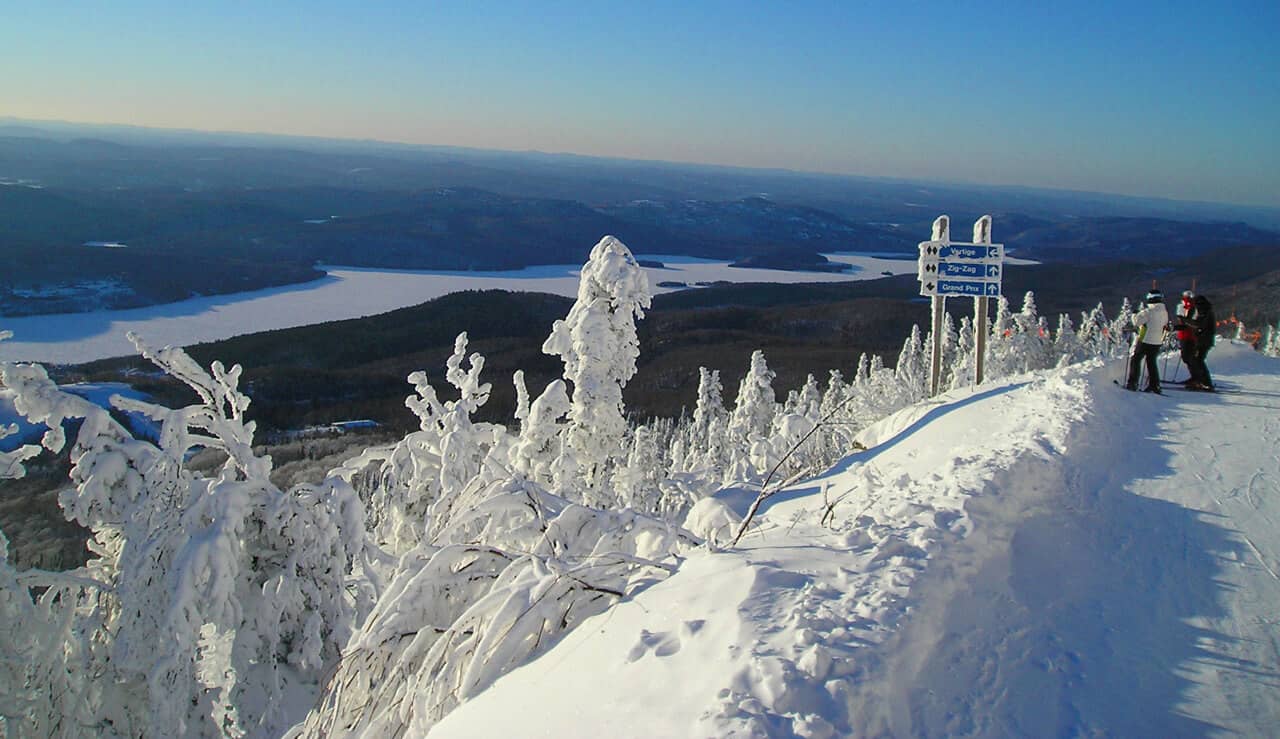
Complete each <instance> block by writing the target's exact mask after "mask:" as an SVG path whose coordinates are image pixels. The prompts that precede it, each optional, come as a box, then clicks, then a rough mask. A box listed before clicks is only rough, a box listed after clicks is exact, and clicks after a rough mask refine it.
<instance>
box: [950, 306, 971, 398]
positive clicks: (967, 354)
mask: <svg viewBox="0 0 1280 739" xmlns="http://www.w3.org/2000/svg"><path fill="white" fill-rule="evenodd" d="M973 342H974V336H973V321H972V320H971V319H970V318H969V316H962V317H961V318H960V329H959V330H958V331H956V348H955V351H954V352H953V357H952V360H951V371H950V373H949V376H950V378H951V381H950V384H949V386H948V387H949V388H950V389H952V390H957V389H960V388H966V387H969V386H970V385H972V384H973V373H974V371H975V369H976V368H975V367H974V351H975V349H976V348H975V347H974V343H973Z"/></svg>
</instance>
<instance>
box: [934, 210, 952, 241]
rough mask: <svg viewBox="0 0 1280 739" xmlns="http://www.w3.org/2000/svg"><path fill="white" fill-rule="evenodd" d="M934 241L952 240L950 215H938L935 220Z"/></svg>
mask: <svg viewBox="0 0 1280 739" xmlns="http://www.w3.org/2000/svg"><path fill="white" fill-rule="evenodd" d="M932 240H933V241H950V240H951V218H950V217H949V216H938V217H937V218H936V219H934V221H933V239H932Z"/></svg>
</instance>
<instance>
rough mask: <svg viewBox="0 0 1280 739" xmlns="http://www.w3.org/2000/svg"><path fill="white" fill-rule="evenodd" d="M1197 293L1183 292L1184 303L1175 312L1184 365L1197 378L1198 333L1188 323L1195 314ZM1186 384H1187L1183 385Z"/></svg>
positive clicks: (1175, 322)
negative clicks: (1188, 319)
mask: <svg viewBox="0 0 1280 739" xmlns="http://www.w3.org/2000/svg"><path fill="white" fill-rule="evenodd" d="M1195 299H1196V295H1195V293H1193V292H1191V291H1190V290H1183V291H1182V302H1181V303H1179V304H1178V307H1177V309H1176V310H1175V311H1174V314H1175V318H1174V322H1173V323H1174V328H1175V329H1176V330H1177V336H1178V348H1179V349H1181V350H1182V363H1183V364H1185V365H1187V371H1188V372H1190V373H1191V376H1192V377H1193V378H1194V377H1195V371H1194V368H1195V366H1196V331H1195V327H1194V326H1192V325H1191V324H1189V323H1187V318H1188V317H1190V316H1191V315H1192V314H1193V313H1194V312H1195ZM1183 384H1184V385H1185V384H1186V383H1185V382H1184V383H1183Z"/></svg>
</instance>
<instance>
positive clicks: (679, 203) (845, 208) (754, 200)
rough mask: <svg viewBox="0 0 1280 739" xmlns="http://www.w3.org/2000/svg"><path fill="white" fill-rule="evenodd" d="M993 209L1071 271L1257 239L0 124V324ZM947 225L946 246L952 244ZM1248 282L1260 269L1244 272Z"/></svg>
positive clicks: (420, 150) (866, 190) (1041, 199)
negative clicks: (369, 273) (329, 270)
mask: <svg viewBox="0 0 1280 739" xmlns="http://www.w3.org/2000/svg"><path fill="white" fill-rule="evenodd" d="M993 209H994V212H993V215H994V216H995V224H996V225H995V229H996V231H995V236H996V240H997V241H1001V242H1003V243H1005V244H1006V247H1007V248H1008V250H1009V253H1010V254H1012V255H1015V256H1019V257H1025V258H1029V259H1035V260H1038V261H1042V262H1049V263H1058V264H1064V265H1072V268H1073V269H1075V268H1077V267H1079V268H1087V267H1088V266H1090V265H1097V264H1103V263H1108V262H1113V261H1116V260H1123V261H1129V262H1142V263H1147V264H1150V265H1152V266H1153V268H1159V267H1161V266H1162V265H1167V264H1169V263H1173V262H1178V261H1180V260H1185V259H1188V258H1193V257H1195V256H1196V255H1200V254H1203V253H1206V252H1209V251H1212V250H1215V249H1219V248H1222V247H1238V246H1264V247H1265V246H1274V245H1275V244H1276V243H1277V242H1278V241H1280V237H1277V236H1276V234H1275V233H1274V232H1272V231H1270V230H1267V229H1268V228H1275V227H1280V214H1278V213H1276V212H1275V211H1273V210H1268V209H1261V208H1253V209H1250V208H1238V207H1233V206H1216V205H1210V204H1195V203H1173V202H1168V201H1159V200H1144V199H1137V198H1120V197H1111V196H1097V195H1090V194H1082V193H1064V192H1056V191H1040V190H1031V189H1026V188H991V187H978V186H961V185H933V184H921V183H911V182H900V181H892V180H880V179H870V178H855V177H835V176H824V175H807V174H799V173H792V172H782V171H759V170H739V169H730V168H716V167H696V166H691V165H677V164H665V163H651V162H626V161H614V160H596V159H588V158H583V157H573V156H553V155H541V154H508V153H502V152H479V151H471V150H461V149H447V148H430V147H405V146H393V145H381V144H360V143H351V142H345V143H344V142H329V141H322V140H311V139H292V138H283V137H250V136H229V135H224V136H213V135H204V134H194V133H186V134H184V133H180V132H155V131H146V130H140V129H129V128H118V127H101V128H94V127H84V126H77V127H69V126H63V127H59V126H56V125H52V124H50V126H48V127H40V126H32V125H27V124H19V123H8V124H3V123H2V122H0V315H8V316H16V315H28V314H32V313H63V312H76V311H82V310H97V309H109V308H125V307H137V306H143V305H151V304H156V303H165V302H171V301H175V300H181V299H184V298H187V297H191V296H195V295H210V294H224V293H232V292H239V291H244V290H251V289H258V288H262V287H271V286H277V285H286V284H294V283H300V282H305V281H308V280H312V279H316V278H318V277H320V276H322V275H323V272H322V270H321V269H320V268H319V267H317V265H323V264H341V265H351V266H365V267H384V268H400V269H447V270H494V269H498V270H507V269H519V268H522V267H526V266H531V265H537V264H579V263H581V262H582V260H583V258H584V257H585V255H586V250H587V249H588V248H589V247H590V245H591V244H593V243H595V241H596V240H598V239H599V238H600V236H602V235H604V234H615V235H617V236H618V237H619V238H621V239H622V240H623V241H624V242H626V243H627V244H628V245H629V246H630V247H631V248H632V250H633V251H634V252H635V253H637V254H682V255H688V256H697V257H707V258H714V259H722V260H726V261H737V262H740V263H742V264H744V265H765V266H775V267H780V268H787V269H814V270H823V269H828V268H829V267H828V266H824V265H823V264H822V263H821V261H820V259H819V258H815V255H817V254H823V253H833V252H842V251H860V252H877V253H894V254H904V255H914V253H915V245H916V243H917V242H919V241H920V240H922V239H924V238H925V237H926V236H927V235H928V232H929V224H930V223H931V222H932V219H933V218H935V217H936V216H937V215H938V214H940V213H944V212H945V213H949V214H950V215H951V216H952V217H953V219H954V222H955V223H967V222H971V221H972V220H973V219H974V218H976V217H977V216H979V215H981V214H983V213H985V212H990V211H992V210H993ZM957 238H959V237H957ZM1253 276H1256V275H1253Z"/></svg>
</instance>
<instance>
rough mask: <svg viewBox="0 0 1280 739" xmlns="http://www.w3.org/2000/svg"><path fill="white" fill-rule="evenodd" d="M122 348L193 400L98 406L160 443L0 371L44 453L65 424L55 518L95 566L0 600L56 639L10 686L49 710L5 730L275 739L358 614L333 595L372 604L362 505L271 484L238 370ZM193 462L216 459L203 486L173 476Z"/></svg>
mask: <svg viewBox="0 0 1280 739" xmlns="http://www.w3.org/2000/svg"><path fill="white" fill-rule="evenodd" d="M135 342H136V339H135ZM136 343H137V344H138V347H139V349H140V351H141V352H142V354H143V355H144V356H145V357H147V358H148V359H150V360H151V361H153V362H154V363H155V364H157V365H158V366H159V367H161V368H162V369H163V370H165V371H166V372H167V373H169V374H170V375H172V376H174V377H176V378H178V379H181V380H183V381H184V382H186V383H187V385H189V386H190V387H191V388H192V389H193V390H194V391H195V392H196V394H197V395H198V396H199V399H200V402H198V403H196V404H194V405H191V406H188V407H185V408H180V409H177V410H170V409H167V408H162V407H160V406H155V405H152V404H149V403H143V402H141V401H136V400H128V399H124V398H120V397H115V398H113V400H112V402H113V404H114V405H115V406H116V407H117V408H120V409H121V410H128V411H133V412H140V413H144V414H146V415H148V416H150V417H151V418H152V419H153V420H155V421H158V422H159V423H160V424H161V432H160V439H159V446H155V445H152V444H150V443H148V442H144V441H139V440H137V439H135V438H133V436H132V435H131V434H130V433H129V432H128V431H127V430H125V429H124V428H123V427H122V426H120V425H119V424H118V423H117V422H116V421H115V420H114V419H113V418H112V417H111V416H110V414H108V413H107V412H106V411H105V410H103V409H102V408H99V407H97V406H95V405H93V404H92V403H89V402H88V401H85V400H83V399H81V398H79V397H77V396H74V395H70V394H68V393H65V392H62V391H61V390H59V389H58V387H57V385H56V384H55V383H54V382H53V381H52V380H50V379H49V377H48V375H47V373H46V372H45V371H44V369H43V368H42V367H40V366H38V365H16V364H5V365H3V367H2V368H0V380H2V382H3V385H4V386H5V387H7V388H8V389H9V390H10V391H12V392H13V394H14V405H15V407H16V408H17V409H18V411H19V412H20V413H22V414H23V415H25V416H26V417H27V418H28V419H30V420H31V421H32V422H36V423H43V424H44V425H45V426H47V427H48V428H49V429H50V430H49V432H48V433H46V434H45V438H44V441H43V443H44V446H45V447H46V448H48V449H50V450H51V451H58V450H60V449H62V448H63V447H64V445H65V443H66V439H65V434H64V433H63V428H64V422H66V421H71V420H78V421H79V423H80V428H79V432H78V434H77V438H76V441H75V444H74V446H73V448H72V449H71V462H72V470H71V479H72V482H73V483H74V488H72V489H69V490H67V491H65V492H64V493H63V494H62V495H61V496H60V497H59V504H60V505H61V507H62V508H63V510H64V512H65V514H66V515H67V517H68V518H70V519H73V520H75V521H76V522H78V523H79V524H81V525H82V526H85V527H86V528H88V529H90V530H91V531H92V533H93V538H92V540H91V542H90V550H91V551H92V553H93V554H94V555H95V556H94V557H93V558H91V559H90V561H89V562H88V564H86V565H85V566H84V567H82V568H81V569H80V570H77V571H74V572H72V573H64V574H61V575H59V576H58V577H50V576H45V577H43V578H42V577H40V576H37V579H36V581H35V582H34V583H33V585H39V586H41V587H47V588H48V590H46V591H45V593H44V595H43V596H41V598H40V601H39V602H38V603H37V602H36V601H34V600H32V601H30V602H29V603H28V602H27V601H24V597H28V596H24V595H23V594H21V593H19V594H17V595H16V596H15V594H14V593H13V592H12V591H11V592H10V593H9V594H8V596H7V597H8V598H9V602H10V604H13V603H17V604H18V605H19V610H20V611H21V613H20V617H22V618H23V619H24V621H26V622H28V623H30V622H32V621H34V622H35V624H34V625H33V629H34V630H35V631H37V632H41V626H40V625H41V624H44V625H45V626H49V625H53V626H54V627H55V628H56V629H57V631H56V637H55V638H53V639H52V641H51V643H50V644H49V645H47V646H48V647H49V648H48V649H47V650H44V651H41V652H40V653H39V655H37V656H38V658H39V661H38V662H37V663H36V664H34V665H32V666H30V667H29V668H28V671H27V675H26V678H27V681H28V682H27V683H26V685H27V687H28V689H30V690H33V691H36V692H37V693H44V692H45V691H49V692H48V694H49V695H50V696H56V701H57V704H56V705H53V704H50V703H48V702H37V703H35V704H28V705H27V709H26V712H25V713H24V714H23V715H22V716H21V717H19V718H18V719H17V720H18V721H19V722H20V723H22V724H25V725H27V726H34V727H45V728H46V729H47V728H49V727H55V726H58V725H62V726H64V727H65V728H64V729H62V730H56V729H54V730H52V732H51V733H54V734H66V733H68V732H71V733H74V732H75V731H76V729H75V728H73V727H81V728H83V727H97V730H98V731H103V732H106V731H110V732H112V733H119V734H121V735H130V736H132V735H139V734H146V735H153V736H170V735H185V736H225V735H231V736H234V735H239V734H241V733H244V732H257V733H266V734H278V733H279V732H280V731H282V730H283V729H284V728H285V727H287V726H288V725H289V724H290V723H292V722H293V721H294V720H295V718H296V717H293V716H288V715H286V714H284V713H283V712H282V709H283V707H284V706H285V705H286V701H285V700H284V696H285V694H286V693H292V692H295V691H296V690H298V689H299V688H301V689H303V690H305V689H307V687H306V686H307V685H308V684H310V685H311V689H314V688H315V686H316V685H317V684H318V681H319V678H320V676H321V675H322V674H323V672H324V670H326V669H327V668H328V667H330V666H332V664H333V663H334V662H335V661H336V659H337V656H338V648H339V645H340V644H341V643H342V642H343V641H345V640H346V638H347V637H348V635H349V634H350V633H351V631H352V629H353V626H354V622H355V621H356V619H357V618H358V615H359V611H360V608H361V604H362V603H367V602H368V599H367V598H366V599H363V600H362V599H361V597H359V596H358V597H357V598H355V599H353V598H352V596H351V594H350V592H349V590H348V587H349V586H352V585H354V586H355V587H354V591H353V592H356V593H365V594H368V593H369V592H370V590H371V588H369V587H366V586H365V585H364V584H363V583H364V582H365V581H366V580H365V578H364V577H363V576H362V575H361V572H362V569H363V567H364V565H365V563H366V561H367V559H368V551H367V546H366V540H365V536H364V517H363V509H362V507H361V505H360V501H359V499H358V498H357V496H356V495H355V493H354V491H353V490H352V489H351V488H350V486H348V485H347V484H346V483H345V482H344V481H343V480H341V479H337V478H330V479H327V480H326V481H325V482H324V483H322V484H321V485H316V486H299V487H296V488H294V489H292V490H290V491H288V492H283V491H281V490H280V489H278V488H276V487H275V486H274V485H273V484H272V483H271V481H270V472H271V460H270V458H269V457H259V456H256V455H255V454H254V453H253V449H252V441H253V431H254V427H253V423H252V422H248V421H246V420H245V417H244V412H245V409H246V408H247V407H248V405H249V399H248V398H247V397H246V396H245V395H243V394H242V393H241V392H240V391H239V390H238V384H239V377H240V368H239V367H238V366H236V367H232V368H231V369H230V370H228V369H225V368H224V367H223V366H222V365H221V364H219V363H216V362H215V363H214V364H213V365H212V368H211V371H210V372H206V371H205V370H204V369H202V368H201V367H200V366H199V365H197V364H196V363H195V362H193V361H192V360H191V359H190V358H189V357H187V355H186V354H184V353H183V352H182V351H181V350H179V349H163V350H160V351H153V350H151V349H150V348H148V347H146V346H144V345H142V344H141V343H140V342H136ZM197 448H209V449H216V450H218V451H219V452H221V453H222V454H223V455H224V456H225V457H226V462H225V464H223V465H222V467H221V468H220V469H218V470H217V471H216V474H214V476H212V477H205V476H202V475H200V474H197V473H195V472H193V471H192V470H191V469H189V468H188V467H187V460H188V459H189V456H190V454H189V453H190V452H191V451H192V450H194V449H197ZM41 633H42V636H41V637H40V638H43V637H44V636H48V635H49V634H48V633H46V632H41ZM42 712H43V713H42ZM55 714H56V715H55ZM68 722H74V723H68Z"/></svg>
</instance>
